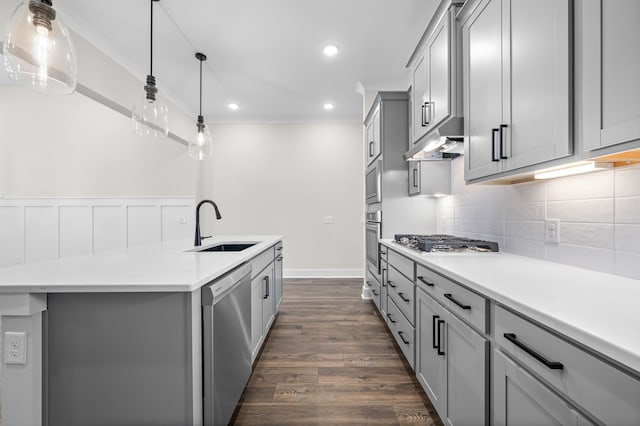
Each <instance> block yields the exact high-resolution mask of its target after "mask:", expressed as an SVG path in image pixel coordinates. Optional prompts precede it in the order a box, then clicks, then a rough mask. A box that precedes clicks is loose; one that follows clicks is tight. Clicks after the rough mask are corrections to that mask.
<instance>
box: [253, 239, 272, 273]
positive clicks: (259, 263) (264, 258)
mask: <svg viewBox="0 0 640 426" xmlns="http://www.w3.org/2000/svg"><path fill="white" fill-rule="evenodd" d="M274 248H275V246H273V247H269V248H268V249H266V250H265V251H263V252H262V253H260V254H259V255H257V256H256V257H254V258H253V260H252V261H251V278H253V277H255V276H257V275H258V274H260V272H262V270H263V269H264V268H266V267H267V266H269V264H270V263H271V262H273V260H274V259H275V251H274Z"/></svg>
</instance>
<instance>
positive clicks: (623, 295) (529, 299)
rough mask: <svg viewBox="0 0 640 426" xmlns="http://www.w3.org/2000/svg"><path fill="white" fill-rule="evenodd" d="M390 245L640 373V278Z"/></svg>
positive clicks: (540, 262) (533, 261)
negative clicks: (429, 251)
mask: <svg viewBox="0 0 640 426" xmlns="http://www.w3.org/2000/svg"><path fill="white" fill-rule="evenodd" d="M381 242H382V244H384V245H385V246H387V247H389V248H391V249H393V250H395V251H397V252H400V253H401V254H404V255H405V256H407V257H409V258H411V259H413V260H414V261H416V262H418V263H420V264H423V265H424V266H426V267H428V268H430V269H432V270H434V271H436V272H439V273H440V274H442V275H444V276H446V277H448V278H450V279H452V280H454V281H457V282H459V283H461V284H464V285H465V286H467V287H469V288H471V289H473V290H475V291H477V292H479V293H481V294H484V295H485V296H487V297H488V298H490V299H493V300H495V301H496V302H499V303H501V304H503V305H505V306H507V307H509V308H511V309H513V310H514V311H516V312H519V313H521V314H522V315H524V316H527V317H529V318H531V319H533V320H535V321H537V322H539V323H541V324H543V325H546V326H547V327H549V328H551V329H553V330H555V331H557V332H559V333H561V334H564V335H565V336H567V337H569V338H571V339H573V340H575V341H577V342H580V343H581V344H583V345H585V346H588V347H590V348H592V349H593V350H595V351H597V352H599V353H601V354H603V355H605V356H607V357H609V358H611V359H613V360H615V361H617V362H619V363H621V364H623V365H625V366H627V367H629V368H631V369H632V370H635V371H636V372H638V373H640V308H639V303H640V280H634V279H631V278H624V277H620V276H617V275H611V274H605V273H601V272H595V271H590V270H587V269H583V268H577V267H572V266H567V265H561V264H558V263H552V262H546V261H543V260H537V259H533V258H529V257H523V256H517V255H513V254H509V253H426V252H419V251H416V250H412V249H408V248H406V247H403V246H401V245H400V244H398V243H396V242H395V241H393V240H382V241H381Z"/></svg>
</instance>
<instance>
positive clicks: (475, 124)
mask: <svg viewBox="0 0 640 426" xmlns="http://www.w3.org/2000/svg"><path fill="white" fill-rule="evenodd" d="M462 42H463V55H464V56H463V78H464V87H465V88H466V90H465V91H464V134H465V137H464V153H465V155H464V162H465V180H470V179H476V178H480V177H484V176H488V175H492V174H495V173H498V172H500V171H502V163H501V162H500V161H499V158H498V157H499V152H496V140H497V132H498V126H499V125H500V123H501V120H502V71H503V70H502V5H501V0H484V1H482V2H481V3H480V4H479V5H478V7H477V8H476V10H475V11H474V12H473V13H472V14H471V16H470V17H469V19H468V20H467V21H466V22H465V23H464V25H463V28H462Z"/></svg>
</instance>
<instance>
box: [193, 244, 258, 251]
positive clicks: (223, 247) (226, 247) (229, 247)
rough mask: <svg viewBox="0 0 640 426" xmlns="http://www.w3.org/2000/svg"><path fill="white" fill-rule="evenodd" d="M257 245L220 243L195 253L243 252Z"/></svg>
mask: <svg viewBox="0 0 640 426" xmlns="http://www.w3.org/2000/svg"><path fill="white" fill-rule="evenodd" d="M256 244H257V243H219V244H215V245H212V246H209V247H205V248H203V249H196V250H194V251H200V252H203V251H242V250H246V249H248V248H249V247H253V246H255V245H256Z"/></svg>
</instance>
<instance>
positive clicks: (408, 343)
mask: <svg viewBox="0 0 640 426" xmlns="http://www.w3.org/2000/svg"><path fill="white" fill-rule="evenodd" d="M398 336H400V340H402V343H404V344H405V345H410V344H411V342H410V341H408V340H406V339H405V338H404V333H403V332H402V331H398Z"/></svg>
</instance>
